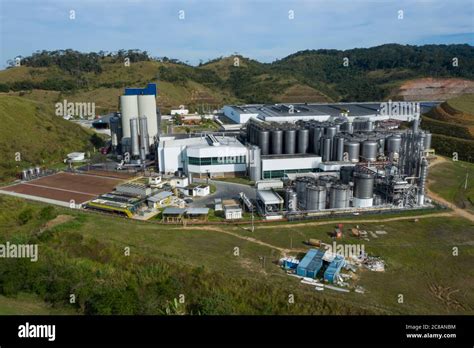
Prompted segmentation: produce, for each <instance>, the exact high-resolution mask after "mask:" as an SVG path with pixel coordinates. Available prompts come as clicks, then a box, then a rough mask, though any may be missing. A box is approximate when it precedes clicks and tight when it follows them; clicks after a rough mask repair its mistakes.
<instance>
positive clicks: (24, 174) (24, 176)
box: [21, 169, 29, 180]
mask: <svg viewBox="0 0 474 348" xmlns="http://www.w3.org/2000/svg"><path fill="white" fill-rule="evenodd" d="M28 179H29V175H28V170H27V169H23V170H22V171H21V180H28Z"/></svg>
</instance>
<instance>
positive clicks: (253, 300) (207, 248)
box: [0, 196, 474, 314]
mask: <svg viewBox="0 0 474 348" xmlns="http://www.w3.org/2000/svg"><path fill="white" fill-rule="evenodd" d="M47 207H48V206H47V205H45V204H40V203H30V202H26V201H23V200H19V199H14V198H11V197H5V196H0V225H1V227H0V237H1V240H3V241H5V240H10V241H12V242H13V241H17V242H20V241H27V240H31V239H32V238H33V240H37V241H38V242H39V250H40V254H39V255H40V257H39V260H38V262H36V263H31V262H29V261H28V262H25V263H23V265H20V264H18V263H17V260H1V259H0V279H2V281H3V282H5V283H7V284H8V286H7V287H5V285H2V282H0V295H4V294H7V295H8V296H9V298H12V296H15V295H17V296H18V294H21V293H24V292H25V291H26V289H28V288H32V289H36V290H34V292H28V293H29V294H30V295H32V296H38V297H37V298H38V299H39V300H40V301H42V300H43V299H44V300H45V301H47V303H50V302H52V303H55V304H56V308H66V311H67V310H73V311H74V310H77V311H78V312H79V313H82V312H81V311H83V313H85V314H88V313H89V314H97V313H100V314H107V313H112V314H113V313H118V314H126V313H131V314H134V313H135V314H137V313H138V314H140V313H141V314H160V313H162V312H161V311H162V308H163V306H164V304H166V301H171V300H172V299H173V297H176V296H177V295H178V294H180V293H185V294H186V296H187V298H189V299H190V301H191V304H190V305H189V307H187V312H188V313H189V312H191V311H194V312H193V313H195V311H196V310H199V311H200V312H201V313H203V314H232V313H233V314H239V313H240V314H370V313H371V314H472V313H473V308H474V291H472V289H473V288H474V276H473V270H472V258H473V256H474V246H473V242H472V235H473V232H474V226H473V225H472V224H470V223H469V222H468V221H466V220H463V219H460V218H448V217H442V218H441V217H438V218H434V217H431V218H420V219H419V220H418V222H414V219H411V218H410V219H408V220H403V221H391V222H387V223H384V222H381V221H380V220H382V219H385V218H388V217H390V218H393V216H388V217H385V216H380V217H379V220H378V221H377V220H375V219H374V221H373V222H372V221H371V220H370V221H369V222H358V223H357V224H359V227H360V228H362V229H365V230H367V231H376V230H384V231H386V232H387V234H385V235H381V236H379V238H372V237H370V236H369V238H370V240H369V241H365V240H363V241H361V240H358V239H356V238H354V237H350V236H345V237H344V239H343V240H342V241H340V243H351V244H355V243H363V244H364V247H365V250H366V251H367V252H369V253H370V254H373V255H379V256H381V257H382V258H383V259H384V260H385V261H386V271H385V272H384V273H378V272H370V271H366V270H360V271H358V272H357V273H356V274H357V276H359V277H360V278H359V280H358V284H359V285H361V286H363V287H364V288H366V289H367V292H366V293H365V294H357V293H355V292H351V293H339V292H336V291H330V290H326V291H324V292H317V291H314V290H313V289H312V288H311V287H310V286H307V285H302V284H300V283H299V281H298V280H297V279H296V278H294V277H290V276H287V275H286V274H285V273H284V272H283V270H281V269H280V268H279V267H278V266H277V265H276V261H277V260H278V259H279V257H281V255H282V253H281V250H280V248H286V249H289V248H290V247H292V248H293V250H292V251H293V252H294V254H297V253H298V252H301V251H305V250H307V249H308V246H306V245H305V244H303V241H305V240H307V239H309V238H316V239H320V240H322V241H324V242H327V243H330V242H331V238H330V237H329V235H328V232H330V231H331V230H332V229H333V228H334V225H335V224H336V223H337V221H336V220H333V221H334V223H330V224H325V225H318V223H321V221H312V222H309V223H306V224H303V223H299V224H289V223H286V222H284V223H279V224H272V225H267V224H260V225H256V228H255V232H253V233H252V232H250V231H249V230H248V227H249V226H247V225H226V224H220V225H198V226H192V225H188V226H187V227H183V226H180V225H176V226H175V225H160V224H151V223H147V222H140V221H131V220H127V219H122V218H118V217H114V216H105V215H101V214H92V213H84V212H82V211H79V210H69V209H64V208H59V207H55V208H54V210H55V212H56V214H58V213H60V214H62V215H69V216H72V217H73V220H69V221H66V222H64V223H62V224H60V225H57V226H54V227H52V228H50V229H49V230H48V231H47V232H41V235H40V237H39V238H38V237H37V236H38V235H39V232H38V231H41V230H44V225H45V222H47V221H49V219H50V215H51V213H52V212H51V211H49V210H48V209H47ZM25 211H26V212H28V214H25ZM25 215H26V216H27V218H26V219H25ZM358 218H359V221H360V220H361V219H360V218H361V217H358ZM354 221H356V220H354ZM355 224H356V222H354V223H352V224H351V223H345V225H344V229H345V230H346V229H347V228H349V227H353V226H354V225H355ZM42 226H43V227H42ZM248 237H251V238H253V239H249V238H248ZM260 241H261V242H262V243H260ZM453 247H457V248H458V249H459V256H452V249H453ZM124 250H129V252H130V254H129V256H127V257H125V256H124ZM263 257H265V260H266V262H265V266H264V267H263V262H262V258H263ZM4 262H7V263H4ZM17 266H18V267H20V269H19V270H18V271H15V273H14V274H11V272H12V271H11V270H12V269H13V268H12V267H17ZM25 267H26V268H25ZM17 272H22V273H21V274H27V275H30V274H31V275H32V274H36V273H35V272H39V273H38V275H36V276H35V277H34V278H32V279H29V278H28V276H26V277H25V278H22V279H21V282H19V279H18V277H17V276H16V274H19V273H17ZM42 272H46V273H42ZM55 272H57V273H58V274H57V275H56V276H54V277H51V276H46V275H48V274H54V273H55ZM52 279H53V280H52ZM44 282H46V283H44ZM27 284H29V285H27ZM135 287H136V288H137V290H134V289H135ZM70 288H73V289H75V290H74V291H75V293H76V292H77V293H78V299H79V301H80V302H81V303H80V309H79V308H77V307H74V308H73V307H71V306H69V305H67V303H65V301H64V299H65V298H67V296H68V295H67V294H69V293H70V291H71V290H69V289H70ZM46 289H47V290H46ZM135 291H138V293H137V294H136V293H135ZM450 292H452V293H451V294H450V295H449V296H448V295H447V294H448V293H450ZM35 294H36V295H35ZM288 294H294V296H295V298H296V305H295V306H294V307H292V306H288V303H287V302H285V301H286V299H287V297H288ZM399 294H403V295H404V297H405V303H404V304H399V303H398V302H397V296H398V295H399ZM448 297H449V298H448ZM137 301H138V302H137ZM0 303H1V302H0ZM137 303H139V305H137ZM0 308H1V305H0ZM11 308H13V309H11V310H10V312H11V311H13V312H14V313H16V311H18V312H17V313H23V310H22V308H21V306H17V307H11ZM15 308H17V309H15ZM196 308H197V309H196ZM5 311H6V312H7V311H8V309H5Z"/></svg>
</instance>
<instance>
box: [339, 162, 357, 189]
mask: <svg viewBox="0 0 474 348" xmlns="http://www.w3.org/2000/svg"><path fill="white" fill-rule="evenodd" d="M339 174H340V177H341V182H342V183H343V184H346V185H347V184H349V183H350V182H351V181H354V179H353V175H354V167H352V166H344V167H341V170H340V172H339Z"/></svg>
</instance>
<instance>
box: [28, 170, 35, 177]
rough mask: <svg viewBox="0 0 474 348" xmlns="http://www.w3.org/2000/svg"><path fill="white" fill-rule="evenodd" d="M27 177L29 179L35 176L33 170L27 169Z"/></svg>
mask: <svg viewBox="0 0 474 348" xmlns="http://www.w3.org/2000/svg"><path fill="white" fill-rule="evenodd" d="M28 175H29V176H30V177H33V176H35V168H28Z"/></svg>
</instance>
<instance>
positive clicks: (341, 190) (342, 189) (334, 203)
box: [329, 184, 350, 209]
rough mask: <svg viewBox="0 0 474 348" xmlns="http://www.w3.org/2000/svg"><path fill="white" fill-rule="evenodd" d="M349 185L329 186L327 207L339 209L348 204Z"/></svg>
mask: <svg viewBox="0 0 474 348" xmlns="http://www.w3.org/2000/svg"><path fill="white" fill-rule="evenodd" d="M349 196H350V195H349V186H348V185H343V184H338V185H333V186H331V194H330V195H329V197H330V198H329V208H330V209H340V208H347V207H348V206H349Z"/></svg>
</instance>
